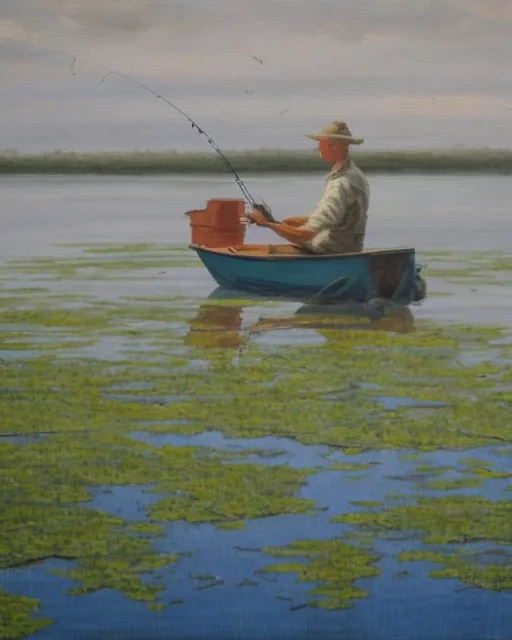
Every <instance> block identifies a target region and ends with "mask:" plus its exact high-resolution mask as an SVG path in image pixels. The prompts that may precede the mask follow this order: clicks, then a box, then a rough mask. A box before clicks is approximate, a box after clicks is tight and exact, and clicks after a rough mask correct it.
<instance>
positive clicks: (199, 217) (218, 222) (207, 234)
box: [186, 198, 245, 248]
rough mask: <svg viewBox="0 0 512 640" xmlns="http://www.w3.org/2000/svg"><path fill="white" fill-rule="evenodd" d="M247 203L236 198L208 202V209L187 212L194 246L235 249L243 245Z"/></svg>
mask: <svg viewBox="0 0 512 640" xmlns="http://www.w3.org/2000/svg"><path fill="white" fill-rule="evenodd" d="M244 214H245V202H244V201H243V200H235V199H234V198H222V199H220V198H215V199H212V200H208V202H207V205H206V209H194V210H192V211H187V212H186V215H187V216H188V217H189V219H190V227H191V230H192V242H191V243H192V244H197V245H201V246H203V247H212V248H214V247H218V248H220V247H233V246H239V245H243V243H244V238H245V225H243V224H242V222H241V218H242V216H243V215H244Z"/></svg>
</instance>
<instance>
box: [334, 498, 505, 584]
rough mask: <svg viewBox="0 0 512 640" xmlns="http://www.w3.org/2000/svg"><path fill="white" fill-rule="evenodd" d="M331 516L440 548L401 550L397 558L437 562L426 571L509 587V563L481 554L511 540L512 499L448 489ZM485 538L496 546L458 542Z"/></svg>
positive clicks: (373, 532)
mask: <svg viewBox="0 0 512 640" xmlns="http://www.w3.org/2000/svg"><path fill="white" fill-rule="evenodd" d="M331 521H332V522H340V523H345V524H350V525H353V526H355V527H357V530H359V531H361V532H363V533H366V534H371V535H373V536H377V537H384V538H389V537H393V536H394V535H396V534H397V533H407V534H408V535H409V536H410V537H411V538H420V539H421V540H422V542H423V543H424V544H426V545H428V546H434V547H435V546H437V547H441V549H435V548H434V550H430V549H427V550H420V551H411V552H404V553H402V554H400V555H399V556H398V559H399V560H402V561H414V560H423V561H428V562H434V563H439V564H442V565H443V568H442V569H440V570H436V571H434V572H432V573H431V574H430V575H431V577H434V578H455V579H458V580H460V581H462V582H464V583H466V584H470V585H472V586H475V587H479V588H484V589H492V590H502V589H511V588H512V569H511V566H510V563H509V564H506V565H505V566H501V565H496V564H494V565H493V564H489V563H487V562H486V563H484V564H483V565H482V561H483V560H484V559H486V558H487V557H489V558H492V557H494V556H497V555H500V556H501V555H503V552H500V550H499V547H500V546H510V544H511V543H512V524H511V523H512V501H511V500H502V501H497V502H492V501H491V500H488V499H486V498H483V497H479V496H478V497H477V496H461V495H452V496H445V497H442V498H430V497H419V498H416V501H415V503H413V504H405V505H394V506H390V507H386V508H383V509H381V510H379V511H377V510H375V509H372V510H371V511H367V512H357V513H349V514H344V515H341V516H338V517H335V518H332V519H331ZM481 542H485V543H487V545H490V544H492V543H494V544H495V545H498V549H494V550H493V549H492V548H488V549H487V550H486V551H485V552H483V553H481V552H476V551H474V549H471V548H466V547H465V546H462V547H461V545H470V544H472V543H481Z"/></svg>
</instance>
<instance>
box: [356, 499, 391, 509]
mask: <svg viewBox="0 0 512 640" xmlns="http://www.w3.org/2000/svg"><path fill="white" fill-rule="evenodd" d="M351 504H353V505H354V507H369V508H370V507H382V506H384V503H383V502H381V501H380V500H352V502H351Z"/></svg>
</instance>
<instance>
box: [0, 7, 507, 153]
mask: <svg viewBox="0 0 512 640" xmlns="http://www.w3.org/2000/svg"><path fill="white" fill-rule="evenodd" d="M251 53H252V54H254V55H255V56H257V57H261V58H265V59H264V60H263V64H260V63H259V62H257V61H256V60H254V59H253V58H252V57H251V55H250V54H251ZM74 55H76V56H77V60H76V62H75V63H74V64H72V61H73V56H74ZM84 58H85V59H84ZM98 65H100V66H98ZM101 65H103V66H105V67H113V68H114V69H116V70H119V71H121V72H124V73H127V74H130V75H133V76H135V77H136V78H137V79H139V80H141V81H142V82H144V83H145V84H148V85H149V86H150V87H151V88H153V89H155V90H157V91H158V92H161V93H163V95H165V96H166V97H167V98H169V99H170V100H171V101H173V102H175V103H176V104H177V105H178V106H179V107H180V108H182V109H183V110H184V111H186V112H187V113H189V115H190V116H191V117H192V118H194V119H197V121H198V122H199V124H200V125H201V126H202V127H203V128H204V129H206V131H207V132H208V133H209V134H210V135H211V136H212V137H213V138H214V139H215V141H216V142H217V144H219V146H221V147H222V148H225V149H234V148H239V149H240V148H258V147H281V148H293V147H296V148H308V147H310V146H311V145H312V142H311V141H308V139H307V138H304V137H303V135H302V134H303V133H306V132H308V131H312V130H315V129H317V128H320V127H322V126H324V125H325V124H327V123H328V122H330V121H332V120H333V119H346V120H347V122H348V124H349V126H350V128H351V129H352V132H353V133H354V134H355V135H357V136H361V137H364V138H365V144H364V146H363V148H367V149H381V148H396V147H430V148H432V147H456V146H465V147H475V146H476V147H479V146H490V147H512V135H511V134H512V72H511V71H510V69H511V67H512V0H183V1H176V0H0V149H7V148H16V149H18V150H20V151H42V150H46V151H48V150H50V151H51V150H54V149H74V150H77V151H79V150H101V149H120V150H122V149H127V150H128V149H140V150H144V149H190V150H200V149H204V150H211V149H210V147H209V146H208V144H207V142H206V140H205V138H204V137H202V136H199V135H198V133H197V132H196V131H195V130H192V129H191V127H190V125H189V124H188V123H187V121H186V120H185V119H184V118H183V117H182V116H181V115H179V114H178V113H176V112H175V111H172V110H171V109H170V108H168V107H167V106H166V105H165V104H164V103H162V102H161V101H158V100H156V99H155V98H154V97H153V96H151V95H150V94H149V93H147V92H145V91H143V90H142V89H140V88H139V87H137V86H135V85H133V84H131V83H129V82H127V81H126V80H123V79H120V78H116V77H112V76H110V77H109V78H107V79H106V80H105V81H104V82H103V83H102V84H101V85H100V86H99V87H97V88H96V89H95V87H96V86H97V85H98V83H99V82H100V80H101V78H102V76H103V75H104V70H103V69H102V68H101ZM73 74H74V75H73Z"/></svg>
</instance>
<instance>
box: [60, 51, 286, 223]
mask: <svg viewBox="0 0 512 640" xmlns="http://www.w3.org/2000/svg"><path fill="white" fill-rule="evenodd" d="M54 53H58V54H60V55H65V56H69V57H72V58H73V61H72V62H71V66H70V71H72V73H73V75H75V73H76V72H75V63H76V61H77V60H79V59H81V60H83V61H84V62H88V63H90V64H92V65H94V66H96V67H98V68H100V69H103V70H104V71H106V73H105V75H104V76H103V77H102V78H101V80H100V81H99V82H98V84H97V85H96V86H95V87H94V88H93V89H91V90H90V91H96V89H98V87H100V85H102V84H103V83H104V82H105V80H106V79H107V78H108V77H109V76H118V77H119V78H124V79H125V80H128V81H129V82H132V83H133V84H136V85H137V86H138V87H140V88H142V89H144V90H146V91H148V92H149V93H151V94H153V95H154V96H155V97H156V98H157V99H158V100H162V101H163V102H165V103H166V104H167V105H169V106H170V107H172V108H173V109H175V110H176V111H177V112H178V113H180V114H181V115H182V116H183V117H184V118H186V119H187V120H188V121H189V122H190V124H191V126H192V129H197V131H198V132H199V133H200V134H201V135H204V136H205V137H206V139H207V141H208V143H209V144H210V145H211V146H212V147H213V149H214V150H215V152H216V153H217V154H218V156H219V157H220V159H221V160H222V162H223V164H224V166H225V167H226V169H227V170H228V171H230V172H231V173H232V174H233V176H234V178H235V181H236V183H237V185H238V187H239V188H240V191H241V192H242V194H243V195H244V198H245V199H246V200H247V201H248V202H249V204H250V205H251V206H252V207H253V209H257V210H258V211H260V212H261V213H262V214H263V215H264V216H265V218H266V219H267V220H268V221H269V222H276V220H275V218H274V216H273V215H272V211H271V209H270V207H269V206H268V205H267V204H266V203H265V202H262V203H261V204H260V203H257V202H256V201H255V200H254V198H253V197H252V195H251V194H250V193H249V190H248V189H247V187H246V186H245V184H244V182H243V180H242V179H241V178H240V176H239V175H238V173H237V172H236V171H235V169H234V168H233V166H232V165H231V163H230V162H229V160H228V159H227V158H226V156H225V155H224V154H223V153H222V151H221V150H220V148H219V147H218V145H217V144H216V143H215V141H214V140H213V139H212V137H211V136H210V135H208V134H207V133H206V131H205V130H204V129H202V128H201V127H200V126H199V125H198V124H197V123H196V122H195V121H194V120H193V119H192V118H191V117H190V116H189V115H187V114H186V113H185V112H184V111H183V110H182V109H180V108H179V107H178V106H176V105H175V104H174V103H172V102H171V101H170V100H168V99H167V98H166V97H165V96H163V95H161V94H160V93H158V92H157V91H155V90H154V89H152V88H151V87H149V86H147V85H146V84H144V83H142V82H140V81H139V80H137V79H136V78H134V77H133V76H130V75H128V74H126V73H123V72H121V71H115V70H114V69H109V68H108V67H106V66H105V65H103V64H99V63H97V62H94V61H92V60H89V59H88V58H85V57H83V56H78V55H73V54H71V53H66V52H65V51H55V52H54Z"/></svg>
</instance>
